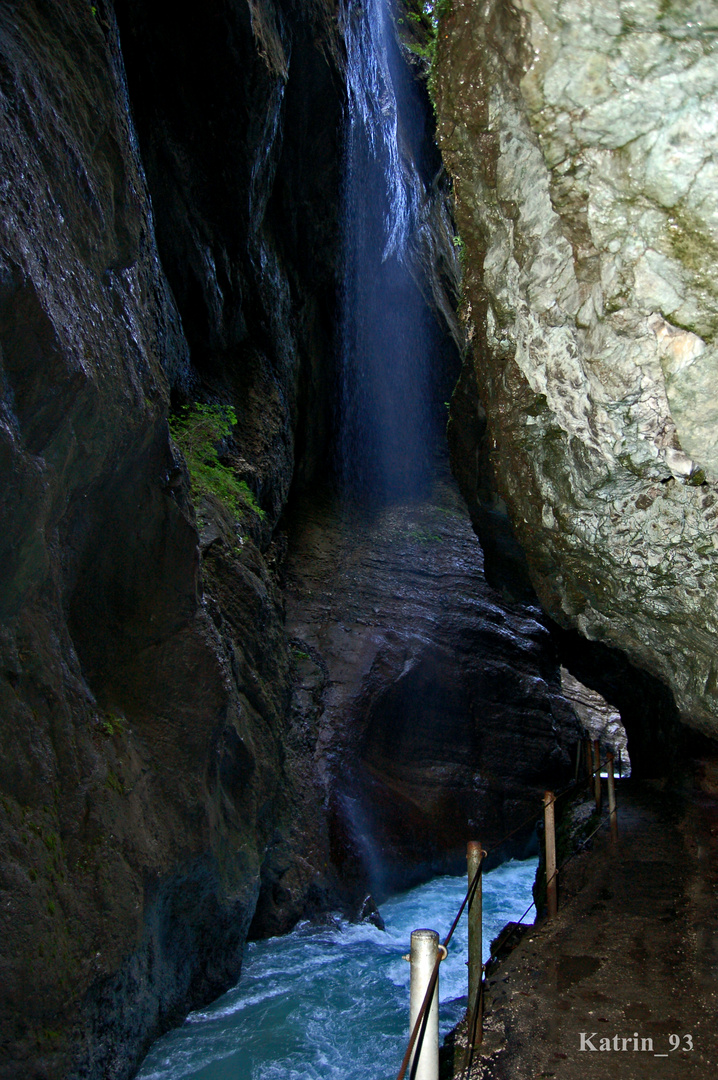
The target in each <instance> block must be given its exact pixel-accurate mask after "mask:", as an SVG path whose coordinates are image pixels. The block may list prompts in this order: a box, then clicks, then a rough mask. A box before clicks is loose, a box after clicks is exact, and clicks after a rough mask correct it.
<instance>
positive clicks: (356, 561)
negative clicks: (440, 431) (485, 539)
mask: <svg viewBox="0 0 718 1080" xmlns="http://www.w3.org/2000/svg"><path fill="white" fill-rule="evenodd" d="M444 472H446V474H447V475H442V474H441V470H439V475H438V477H437V479H436V482H435V483H434V485H433V489H432V491H431V493H430V495H429V496H428V497H427V498H425V499H422V500H413V501H411V502H404V503H398V504H394V505H391V506H385V507H374V508H368V507H366V506H355V507H351V506H346V505H341V504H339V503H337V501H336V499H332V498H331V496H330V493H329V492H326V491H325V492H323V493H318V492H315V493H314V495H313V496H312V498H311V501H310V500H307V501H305V502H304V503H303V504H302V506H301V508H299V509H298V511H297V527H296V529H295V530H294V532H293V535H292V540H291V544H290V548H289V553H288V556H287V560H286V564H285V567H284V575H285V595H286V600H287V632H288V634H289V635H290V637H291V644H292V658H293V663H294V665H295V669H296V671H297V681H296V684H295V693H294V697H293V703H292V725H291V731H292V737H291V746H292V751H291V757H290V760H288V762H287V789H286V792H285V797H286V798H289V799H291V802H292V805H293V807H294V814H293V815H292V816H290V815H287V816H286V817H285V818H284V823H283V825H282V826H280V827H279V828H278V830H277V832H276V834H275V836H274V838H273V841H272V843H271V845H270V847H269V849H268V853H267V859H266V863H265V865H264V867H263V870H262V891H261V893H260V899H259V904H258V908H257V914H256V916H255V924H254V925H253V928H252V932H254V933H262V934H268V933H277V932H280V931H282V930H284V929H286V928H287V926H288V925H291V921H292V920H293V919H294V918H296V917H297V914H300V913H302V911H304V910H306V907H303V905H306V898H307V896H309V897H310V898H311V900H312V901H313V903H314V904H315V905H316V906H317V908H321V906H322V899H323V898H326V896H327V895H332V894H334V895H336V896H338V897H340V898H341V899H342V901H343V903H344V905H345V906H346V908H347V910H349V911H350V912H351V911H352V904H354V905H356V900H357V898H358V899H359V900H361V898H362V897H363V896H364V895H365V894H366V892H367V891H371V892H372V894H373V895H374V897H375V899H376V900H379V901H381V900H382V899H383V898H384V897H385V896H386V895H387V894H388V893H389V892H391V891H393V890H396V889H398V888H406V887H408V886H409V885H413V884H416V883H417V882H418V881H421V880H426V879H427V878H428V877H429V876H431V875H432V874H436V873H449V872H453V873H462V872H463V871H464V870H465V867H466V841H467V840H468V839H475V838H476V837H477V836H478V837H480V838H481V839H482V841H483V842H484V843H485V844H487V845H494V844H496V843H498V842H499V841H500V840H501V838H502V837H503V836H505V835H506V834H507V833H508V832H510V831H511V830H513V829H515V828H516V827H517V825H519V823H523V828H522V830H521V831H520V833H519V834H518V835H517V836H516V837H515V844H514V846H513V847H510V846H509V847H507V848H506V849H504V851H503V856H504V857H506V856H507V855H509V854H516V855H520V854H521V853H522V852H524V851H525V850H526V845H527V843H528V842H529V840H530V837H531V835H532V833H533V827H534V819H533V818H532V814H534V815H536V814H538V813H539V808H540V805H541V796H542V794H543V791H544V790H545V789H546V787H547V786H551V785H555V786H557V787H558V786H561V785H563V784H564V783H566V782H567V780H568V779H569V777H570V776H572V775H573V773H572V758H573V751H574V747H575V744H576V742H577V740H578V738H579V737H580V729H579V725H578V723H577V721H576V717H575V715H574V712H573V710H572V709H571V707H570V706H569V704H568V702H567V701H566V699H565V697H564V696H563V694H562V691H561V681H560V673H559V668H558V664H557V661H556V653H555V649H554V646H553V643H552V640H551V635H550V633H549V631H548V630H547V628H546V627H545V626H544V625H543V624H542V621H541V612H540V611H539V610H538V607H537V606H533V607H532V606H529V605H525V604H521V603H514V604H507V603H505V602H503V601H502V598H501V597H500V595H499V594H498V593H495V592H494V591H493V590H492V589H491V588H490V587H489V586H488V585H487V584H486V581H485V579H484V577H483V567H482V557H481V548H480V546H479V544H478V541H477V539H476V536H475V535H474V533H473V531H472V529H471V525H470V523H469V522H468V520H467V519H466V514H465V508H464V505H463V501H462V499H461V497H460V495H459V492H458V490H457V489H456V486H455V484H454V483H453V481H452V480H451V477H450V476H449V475H448V469H447V468H446V465H444ZM527 819H528V821H527ZM297 852H301V856H302V857H301V858H297V857H296V853H297ZM337 879H338V880H337ZM324 902H326V901H324ZM354 910H356V908H354Z"/></svg>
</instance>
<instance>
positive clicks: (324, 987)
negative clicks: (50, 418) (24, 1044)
mask: <svg viewBox="0 0 718 1080" xmlns="http://www.w3.org/2000/svg"><path fill="white" fill-rule="evenodd" d="M536 865H537V860H536V859H527V860H525V861H521V862H517V861H513V860H512V861H510V862H507V863H504V864H503V865H502V866H499V867H498V868H497V869H496V870H492V871H490V872H489V873H488V874H486V875H485V877H484V883H483V891H484V959H486V958H487V957H488V949H489V946H490V943H491V941H492V939H493V938H494V937H495V936H496V934H497V933H498V932H499V930H500V929H501V928H502V927H503V926H504V924H505V923H507V922H509V921H510V920H512V919H518V918H519V917H520V916H521V915H522V914H523V913H524V911H525V909H526V907H527V906H528V905H529V903H530V902H531V887H532V885H533V881H534V877H535V874H536ZM465 890H466V880H465V878H463V877H441V878H434V880H433V881H430V882H429V883H428V884H426V885H421V886H419V887H417V888H415V889H411V890H410V891H409V892H405V893H402V894H401V895H398V896H395V897H392V899H390V900H387V901H386V902H385V903H384V904H382V906H381V912H382V915H383V917H384V919H385V922H386V930H385V931H383V932H382V931H381V930H377V929H376V928H375V927H374V926H371V925H369V924H360V925H355V924H351V923H347V922H344V921H343V920H340V919H338V918H337V919H336V921H335V922H333V923H329V924H327V925H323V926H312V925H310V924H307V923H305V924H301V925H300V926H298V927H297V928H296V929H295V930H294V931H293V932H292V933H291V934H287V935H286V937H281V938H271V939H270V940H268V941H260V942H254V943H252V944H250V945H248V946H247V949H246V955H245V960H244V966H243V969H242V977H241V979H240V981H239V984H238V985H237V986H236V987H234V989H232V990H230V991H229V992H228V993H226V994H224V996H223V997H221V998H219V999H218V1000H217V1001H215V1002H214V1003H213V1004H212V1005H211V1006H209V1007H208V1008H206V1009H203V1010H202V1011H201V1012H196V1013H192V1014H191V1015H190V1016H189V1017H188V1018H187V1020H186V1021H185V1023H184V1024H183V1025H182V1027H180V1028H177V1029H176V1030H175V1031H172V1032H170V1033H169V1034H168V1035H166V1036H165V1037H164V1038H162V1039H160V1040H159V1041H158V1042H157V1043H155V1045H154V1046H153V1047H152V1049H151V1050H150V1052H149V1054H148V1056H147V1058H146V1059H145V1062H144V1064H143V1066H142V1069H141V1071H140V1073H139V1080H180V1078H185V1077H192V1078H194V1080H383V1078H386V1080H391V1077H393V1076H395V1075H396V1073H397V1072H398V1069H399V1065H400V1064H401V1059H402V1056H403V1053H404V1050H405V1048H406V1042H407V1038H408V1025H409V965H408V963H407V962H406V961H405V960H403V959H402V954H404V953H406V952H408V949H409V939H410V935H411V931H412V930H415V929H418V928H420V927H430V928H431V929H434V930H437V931H438V932H439V934H440V936H441V937H442V938H443V937H445V936H446V934H447V933H448V930H449V927H450V926H451V923H452V921H453V919H454V916H455V915H456V912H457V910H458V908H459V905H460V903H461V901H462V899H463V896H464V893H465ZM532 915H533V911H531V912H530V913H529V915H528V920H529V921H530V920H531V917H532ZM466 950H467V925H466V916H465V915H464V916H462V919H461V922H460V923H459V926H458V928H457V930H456V932H455V934H454V937H453V939H452V942H451V946H450V949H449V956H448V958H447V959H446V960H445V961H444V962H443V963H442V965H441V982H440V991H439V993H440V998H439V1000H440V1013H439V1022H440V1026H441V1032H440V1034H441V1037H442V1038H443V1037H444V1035H446V1034H447V1032H448V1031H450V1030H451V1028H452V1027H454V1025H455V1024H456V1023H457V1022H458V1021H459V1020H460V1018H461V1016H462V1015H463V1013H464V1011H465V1009H466V996H465V995H466V978H467V975H466V955H467V952H466Z"/></svg>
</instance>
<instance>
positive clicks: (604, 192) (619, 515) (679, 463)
mask: <svg viewBox="0 0 718 1080" xmlns="http://www.w3.org/2000/svg"><path fill="white" fill-rule="evenodd" d="M446 10H447V13H446V15H445V17H444V18H443V20H442V23H441V26H440V31H439V40H438V50H437V65H436V69H435V76H434V88H435V96H436V102H437V111H438V118H439V122H438V135H439V141H440V145H441V149H442V152H443V155H444V160H445V162H446V164H447V167H448V169H449V171H450V173H451V175H452V176H453V178H454V183H455V198H456V217H457V225H458V228H459V231H460V234H461V238H462V242H463V245H464V252H465V277H464V298H465V306H464V314H465V318H466V322H467V327H468V330H469V336H470V338H471V342H472V355H471V357H470V358H469V360H468V361H467V371H466V372H465V375H464V377H463V379H462V388H461V389H460V393H459V394H458V395H457V396H456V399H455V411H454V416H455V418H456V420H457V422H458V423H460V424H463V425H464V426H466V419H465V417H466V415H467V414H468V415H469V417H471V416H472V415H473V417H474V418H475V419H474V420H473V421H470V423H471V422H473V423H474V425H478V426H481V424H483V423H486V425H487V428H486V433H485V438H484V441H483V443H482V444H480V449H479V450H478V451H477V452H476V453H474V455H473V456H472V458H471V460H468V461H465V462H464V463H463V464H462V465H461V466H460V468H459V472H460V473H461V472H462V471H463V473H464V476H463V478H462V486H463V487H464V489H465V490H466V491H467V495H468V497H469V498H470V499H473V501H474V510H473V514H474V517H475V518H476V519H477V520H480V522H482V523H483V525H484V526H485V525H486V523H487V521H488V519H489V518H492V517H493V518H494V519H496V520H501V518H502V514H503V516H504V520H505V512H506V511H507V512H508V516H509V517H510V520H511V522H512V524H513V528H514V531H515V536H516V538H518V541H519V542H520V545H521V547H522V548H523V550H524V552H525V553H526V558H527V562H528V567H529V571H530V577H531V581H532V583H533V585H534V587H535V589H536V591H537V593H538V596H539V597H540V599H541V601H542V603H543V604H544V606H545V607H546V609H547V610H548V611H549V612H550V613H551V615H552V616H553V617H554V618H555V619H556V620H557V621H558V622H559V623H560V624H561V625H563V626H572V627H574V628H577V629H579V630H580V632H581V633H582V634H584V635H585V636H586V637H588V638H590V639H593V640H599V641H604V642H607V643H609V644H612V645H614V646H617V647H619V648H620V649H622V650H623V651H624V652H625V653H626V655H627V656H628V657H629V658H630V659H631V660H632V661H633V662H634V663H635V664H636V665H637V666H639V667H642V668H644V669H645V670H646V671H649V672H651V673H652V674H653V675H655V676H657V677H658V678H660V679H662V680H663V681H664V682H665V683H666V684H667V685H668V686H670V688H671V689H672V691H673V693H674V695H675V699H676V702H677V704H678V708H679V710H680V714H681V717H682V719H683V720H684V721H685V722H687V723H688V724H691V725H693V726H695V727H698V728H700V729H702V730H704V731H706V732H715V731H716V730H717V729H718V724H717V718H718V667H717V666H716V659H715V658H716V653H717V648H716V646H717V644H718V641H717V636H716V635H717V631H718V624H717V620H716V616H717V611H716V596H717V595H718V590H717V586H718V533H717V531H716V520H717V519H718V504H717V503H716V486H717V483H718V472H717V470H718V461H717V460H716V443H715V438H716V425H715V419H716V397H715V391H714V386H715V377H716V356H717V355H718V354H717V353H716V349H715V332H716V317H717V312H718V308H717V295H718V294H717V292H716V284H715V277H714V274H713V270H712V268H713V266H714V264H715V252H716V250H717V249H716V243H717V242H718V214H717V204H716V198H717V195H716V192H717V191H718V187H717V186H716V183H715V174H716V168H717V166H716V157H715V149H716V115H718V114H717V112H716V104H717V101H716V99H717V97H718V60H717V59H716V51H715V50H716V41H717V40H718V24H716V19H715V8H714V6H713V5H710V4H706V3H703V2H702V0H695V2H686V3H681V4H666V3H660V2H659V0H641V2H633V0H631V2H628V0H626V2H621V0H604V2H600V3H582V2H577V0H571V2H568V0H566V2H562V0H550V2H549V0H547V2H533V0H524V2H521V3H518V2H517V3H513V2H510V0H495V2H494V0H491V2H488V3H484V2H483V0H481V2H480V0H453V2H452V4H451V5H448V6H447V9H446ZM469 365H471V366H472V368H473V370H468V367H469ZM474 378H475V381H476V387H477V392H478V399H479V402H480V405H477V404H476V403H473V404H470V402H471V396H472V392H473V391H472V385H473V379H474ZM484 411H485V415H484ZM479 434H481V432H479ZM457 448H458V445H457V444H456V443H455V456H456V454H457ZM485 533H486V528H484V533H483V534H482V535H485ZM509 547H510V543H509V542H507V544H506V546H505V547H504V549H503V550H500V551H499V555H503V554H504V553H505V552H509V554H510V555H511V557H513V555H515V552H511V551H509ZM489 553H491V552H490V551H489ZM519 562H520V560H519Z"/></svg>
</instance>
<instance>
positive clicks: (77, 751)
mask: <svg viewBox="0 0 718 1080" xmlns="http://www.w3.org/2000/svg"><path fill="white" fill-rule="evenodd" d="M327 11H328V9H327V8H326V7H324V6H323V5H322V4H321V3H317V4H315V5H311V6H305V7H304V8H303V9H302V11H298V9H295V7H294V5H292V4H287V5H285V6H284V8H283V9H282V10H281V11H280V10H279V9H275V7H274V5H272V4H271V3H267V4H259V3H253V4H251V5H247V4H246V3H245V2H244V0H241V2H237V3H226V4H222V5H219V6H217V7H216V8H214V9H213V10H212V11H211V12H207V11H201V12H200V11H199V9H196V10H194V9H191V8H190V9H183V11H181V12H180V11H179V10H178V9H177V8H176V6H175V5H169V4H163V5H162V4H160V5H155V6H154V7H153V8H152V10H150V9H149V8H148V6H147V5H134V4H132V3H130V2H129V0H128V2H127V3H124V2H123V3H118V5H117V15H118V17H119V20H120V26H119V29H118V23H117V21H116V19H115V12H114V10H113V7H112V5H110V4H108V3H105V2H103V0H97V3H96V4H92V5H91V4H89V3H86V2H85V0H67V2H66V3H63V4H47V3H44V2H43V0H37V2H36V0H17V2H11V3H7V4H3V5H2V7H1V8H0V156H1V160H2V200H1V202H0V345H1V354H0V358H1V365H2V366H1V368H0V397H1V403H0V503H1V510H0V519H1V522H2V524H1V527H0V627H1V628H0V711H1V714H2V723H1V725H0V792H1V797H0V852H1V854H2V859H1V862H0V897H1V898H2V899H1V902H0V938H1V939H2V948H1V949H0V1024H1V1027H2V1035H1V1038H0V1045H1V1046H2V1051H1V1052H0V1076H2V1077H3V1078H8V1080H9V1078H12V1080H29V1078H32V1080H38V1078H40V1077H43V1078H47V1077H52V1078H58V1077H66V1076H72V1077H96V1078H100V1077H102V1078H104V1077H108V1076H114V1077H125V1076H129V1075H130V1074H131V1073H132V1072H133V1071H134V1069H135V1068H136V1066H137V1063H138V1061H139V1060H140V1059H141V1057H142V1054H143V1052H144V1050H145V1049H146V1047H147V1045H148V1044H149V1042H150V1041H151V1039H152V1038H153V1037H156V1035H158V1034H159V1033H160V1032H161V1031H162V1030H165V1029H166V1028H167V1027H168V1026H171V1025H172V1024H173V1023H177V1022H179V1021H180V1020H181V1019H182V1017H183V1016H184V1015H185V1014H186V1012H187V1010H188V1009H189V1008H191V1007H192V1006H193V1005H196V1004H199V1003H201V1002H205V1001H207V1000H209V999H210V998H211V997H213V996H216V995H217V994H218V993H219V992H221V991H222V990H223V989H225V988H226V987H227V986H228V985H231V983H232V982H233V981H234V980H235V979H236V977H237V974H238V972H239V968H240V962H241V952H242V946H243V943H244V940H245V937H246V932H247V928H248V925H249V923H250V920H251V918H252V916H253V913H254V909H255V905H256V900H257V895H258V892H259V887H260V865H261V862H262V859H263V857H264V852H265V849H266V846H267V844H268V842H269V840H270V838H271V836H272V833H273V829H274V827H275V824H276V812H275V805H276V804H275V799H276V794H277V790H278V788H279V786H280V785H281V775H282V755H283V750H282V741H283V738H284V732H285V727H286V718H287V710H288V707H289V702H290V690H291V675H290V662H289V653H288V649H287V645H286V638H285V635H284V629H283V605H282V599H281V595H280V593H279V591H278V589H277V586H276V583H275V581H274V579H273V577H272V574H271V571H270V567H271V563H272V559H273V554H274V553H273V549H271V550H270V548H269V546H268V545H269V543H270V539H271V536H272V532H273V530H274V528H275V526H276V523H277V519H278V517H279V514H280V513H281V511H282V508H283V506H284V503H285V501H286V496H287V492H288V490H289V486H290V483H291V481H292V477H293V474H294V464H295V454H296V453H297V447H298V446H299V447H300V448H301V453H300V455H299V456H301V460H302V462H303V467H305V468H306V470H307V472H308V473H310V474H311V471H312V467H313V466H312V460H313V456H316V455H317V454H318V453H319V452H320V450H318V449H317V447H319V448H320V449H321V447H322V439H323V438H324V437H325V436H324V434H323V431H324V430H325V429H323V428H322V421H321V417H323V416H324V417H326V416H327V414H328V410H327V409H326V408H323V407H322V405H321V403H320V404H318V405H317V404H307V403H308V402H309V403H314V402H315V400H316V398H317V396H318V395H319V396H321V394H323V393H325V392H326V391H325V386H326V379H324V378H323V374H324V368H323V366H322V365H323V364H325V363H326V358H327V356H328V355H329V352H328V346H327V341H328V339H329V338H330V336H331V329H330V328H331V322H332V315H331V308H332V305H333V297H334V288H335V286H334V277H333V275H334V265H335V263H334V254H333V252H334V235H335V233H334V229H333V227H332V220H333V219H332V214H333V209H332V207H333V202H332V192H334V193H335V194H336V190H337V188H338V178H337V177H338V174H337V169H338V161H339V152H338V140H339V135H338V121H337V117H338V116H339V115H340V112H341V76H340V73H339V69H338V67H337V64H336V62H335V59H334V58H333V53H332V50H333V43H332V42H333V39H332V32H331V28H330V29H327V28H326V27H325V26H324V24H323V22H322V20H323V19H324V18H325V17H326V16H327ZM320 24H321V25H320ZM322 27H323V28H322ZM124 49H126V53H127V59H128V63H127V66H126V65H125V62H124V56H123V50H124ZM290 53H291V56H292V59H291V60H290ZM318 101H319V102H320V104H319V105H318V104H317V102H318ZM327 118H328V119H327ZM325 120H326V121H327V123H326V126H325ZM287 132H288V134H287ZM332 139H333V140H334V142H333V143H332V141H331V140H332ZM308 163H309V164H308ZM312 169H316V170H317V172H318V174H319V175H321V182H317V184H316V190H314V189H313V194H312V193H310V194H308V195H307V198H306V200H303V196H302V195H301V193H302V192H305V193H306V191H307V189H308V188H310V187H311V185H312V179H311V173H312ZM290 184H294V191H295V195H296V198H294V197H292V195H291V193H290V190H289V188H290ZM150 195H151V197H150ZM312 199H314V200H315V201H316V200H319V201H320V202H321V215H319V216H315V217H312V214H311V201H312ZM305 202H306V203H308V204H309V205H308V206H307V207H305V210H306V212H305V213H304V214H303V215H302V214H300V213H299V211H298V207H301V206H303V205H304V203H305ZM334 202H336V199H335V198H334ZM327 237H328V240H327ZM323 245H325V246H324V247H323ZM307 281H311V283H312V287H311V290H308V289H307V288H306V282H307ZM327 298H329V299H327ZM171 396H172V397H173V398H174V401H175V403H180V402H182V401H186V400H188V399H191V398H192V397H196V396H201V397H203V398H205V399H207V398H210V399H212V400H220V401H224V402H226V403H228V404H233V405H234V406H235V408H236V410H237V417H238V425H237V429H236V432H235V437H234V439H233V440H231V441H230V442H229V443H228V444H227V445H226V446H225V447H224V448H223V451H222V452H223V454H224V455H226V456H227V460H229V461H230V463H231V464H232V466H233V467H234V469H235V471H236V472H237V474H238V475H240V476H242V477H243V478H244V479H245V480H246V482H247V483H248V484H249V485H250V486H251V488H252V490H253V492H254V493H255V495H256V497H257V499H258V501H259V504H260V506H261V508H262V509H263V512H264V517H263V518H260V516H259V515H257V514H253V513H252V512H250V511H247V513H246V514H245V520H243V521H242V522H241V523H240V524H241V528H240V529H239V530H238V529H237V523H236V522H235V521H232V520H228V518H227V515H226V514H225V513H223V511H222V508H221V506H220V505H219V504H217V503H216V502H213V501H212V500H205V501H204V502H205V504H204V505H202V506H201V507H200V508H199V509H200V511H201V522H200V521H198V518H197V517H196V516H195V508H194V507H193V505H192V502H191V500H190V495H189V483H188V476H187V473H186V470H185V467H184V463H183V461H182V458H181V455H180V454H179V452H178V450H177V448H176V447H175V446H174V445H173V444H172V442H171V440H170V437H169V430H168V424H167V415H168V408H169V403H170V397H171ZM312 410H313V411H314V412H315V414H316V415H317V416H318V417H319V419H318V420H317V422H316V423H315V424H314V425H313V428H312V432H311V437H312V438H313V439H314V440H315V441H314V443H313V444H312V445H309V433H308V431H307V426H306V424H305V423H304V418H306V416H307V414H308V413H311V412H312ZM300 416H301V417H302V418H303V419H301V420H300ZM198 524H201V525H202V528H201V530H200V531H201V538H200V535H199V533H198V528H197V526H198ZM263 552H264V553H265V554H263ZM265 555H266V557H265Z"/></svg>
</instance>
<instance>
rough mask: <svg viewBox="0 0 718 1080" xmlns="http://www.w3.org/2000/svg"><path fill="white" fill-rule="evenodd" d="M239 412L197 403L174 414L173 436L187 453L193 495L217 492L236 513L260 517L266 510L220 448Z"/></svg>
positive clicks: (172, 420)
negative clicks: (223, 457)
mask: <svg viewBox="0 0 718 1080" xmlns="http://www.w3.org/2000/svg"><path fill="white" fill-rule="evenodd" d="M236 423H237V415H236V413H235V411H234V409H233V408H232V406H231V405H210V404H206V403H204V402H196V403H195V404H194V405H186V406H185V407H184V408H182V409H181V410H180V412H179V413H177V414H176V415H175V416H172V417H170V431H171V433H172V438H173V439H174V441H175V442H176V443H177V446H178V447H179V448H180V450H181V451H182V453H183V454H184V457H185V461H186V462H187V468H188V470H189V476H190V482H191V485H192V495H193V497H194V498H195V499H197V498H200V497H201V496H203V495H214V497H215V498H216V499H219V501H220V502H221V503H222V504H223V505H224V506H225V507H226V508H227V509H228V510H229V511H230V512H231V513H233V514H235V515H236V516H238V515H239V514H241V513H242V511H243V510H253V511H254V513H255V514H257V515H258V516H259V517H260V518H263V517H264V510H262V509H261V507H260V506H259V505H258V503H257V500H256V498H255V497H254V493H253V492H252V491H251V490H250V488H249V486H248V485H247V484H246V483H245V481H244V480H238V479H237V477H236V476H235V475H234V473H233V472H232V470H231V469H230V468H228V467H227V466H226V465H223V464H222V462H221V461H220V460H219V453H218V450H217V447H218V446H219V445H220V443H221V442H222V441H223V439H226V438H227V436H228V435H229V434H230V433H231V431H232V428H233V427H234V426H235V424H236Z"/></svg>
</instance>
